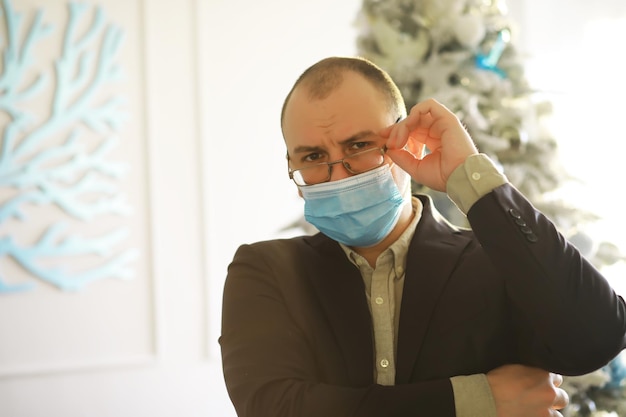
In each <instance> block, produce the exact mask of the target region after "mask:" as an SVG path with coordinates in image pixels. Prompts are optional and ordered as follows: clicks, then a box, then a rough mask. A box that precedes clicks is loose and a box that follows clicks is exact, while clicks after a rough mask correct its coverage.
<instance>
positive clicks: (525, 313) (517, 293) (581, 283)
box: [468, 183, 626, 375]
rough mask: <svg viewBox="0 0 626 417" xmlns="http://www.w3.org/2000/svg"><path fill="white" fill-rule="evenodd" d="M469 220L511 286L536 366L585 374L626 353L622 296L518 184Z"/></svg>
mask: <svg viewBox="0 0 626 417" xmlns="http://www.w3.org/2000/svg"><path fill="white" fill-rule="evenodd" d="M468 219H469V222H470V224H471V227H472V229H473V231H474V233H475V234H476V236H477V238H478V240H479V242H480V243H481V245H482V246H483V247H484V249H485V251H486V252H487V254H488V256H489V258H490V259H491V261H492V263H493V264H494V265H495V266H496V268H497V269H498V270H499V272H500V274H501V275H502V277H503V279H504V280H505V287H506V291H507V294H508V297H509V299H510V301H511V304H512V310H513V311H514V312H516V317H517V323H518V325H519V326H518V328H517V330H518V334H517V340H518V345H519V349H520V355H521V357H523V358H525V359H527V361H528V363H529V364H531V365H535V366H539V367H542V368H544V369H548V370H550V371H553V372H557V373H561V374H564V375H577V374H584V373H588V372H591V371H593V370H596V369H598V368H600V367H602V366H604V365H606V364H607V363H608V362H609V361H610V360H611V359H613V358H614V357H615V356H616V355H617V354H618V353H619V352H620V351H621V350H622V349H624V348H625V347H626V336H625V335H626V307H625V304H624V300H623V299H622V297H620V296H618V295H617V294H616V293H615V291H614V290H613V289H612V288H611V286H610V284H609V283H608V282H607V280H606V279H605V278H604V277H603V276H602V275H601V273H600V272H599V271H598V270H596V269H595V268H594V267H593V265H591V264H590V263H589V262H588V261H587V260H586V259H585V258H584V257H583V256H582V255H581V254H580V252H579V251H578V250H577V249H576V248H575V247H574V246H573V245H572V244H571V243H570V242H568V241H567V240H566V239H565V237H564V236H562V235H561V234H560V233H559V231H558V230H557V229H556V227H555V226H554V224H553V223H552V222H551V221H550V220H549V219H547V218H546V217H545V216H544V215H543V214H542V213H541V212H539V211H538V210H536V209H535V208H534V207H533V206H532V204H531V203H530V202H529V201H528V200H527V199H526V198H525V197H524V196H523V195H522V194H521V193H520V192H519V191H518V190H516V189H515V188H514V187H513V186H512V185H510V184H508V183H507V184H504V185H501V186H498V187H496V188H495V189H494V190H493V191H492V192H490V193H488V194H487V195H485V196H483V197H482V198H480V199H479V200H478V201H476V202H475V203H474V204H473V205H472V207H471V208H470V210H469V212H468Z"/></svg>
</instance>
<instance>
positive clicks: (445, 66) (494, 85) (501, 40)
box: [357, 0, 626, 417]
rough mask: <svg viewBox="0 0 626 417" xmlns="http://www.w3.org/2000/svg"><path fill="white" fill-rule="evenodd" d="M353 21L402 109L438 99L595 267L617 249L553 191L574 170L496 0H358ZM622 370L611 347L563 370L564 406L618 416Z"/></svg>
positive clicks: (588, 216)
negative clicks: (596, 360)
mask: <svg viewBox="0 0 626 417" xmlns="http://www.w3.org/2000/svg"><path fill="white" fill-rule="evenodd" d="M357 24H358V30H359V34H358V38H357V48H358V54H359V55H361V56H363V57H365V58H368V59H370V60H372V61H373V62H375V63H376V64H378V65H379V66H381V67H382V68H383V69H385V70H386V71H387V72H389V74H390V75H391V77H392V78H393V79H394V81H395V82H396V83H397V84H398V86H399V87H400V90H401V91H402V94H403V96H404V98H405V101H406V104H407V108H408V109H410V108H411V107H412V106H413V105H414V104H415V103H417V102H419V101H421V100H424V99H426V98H435V99H437V100H439V101H440V102H442V103H443V104H444V105H446V106H447V107H448V108H450V109H451V110H452V111H454V112H455V113H456V114H457V116H458V117H459V119H460V120H461V121H462V122H463V123H464V124H465V126H466V127H467V130H468V131H469V133H470V134H471V136H472V138H473V139H474V141H475V143H476V145H477V147H478V149H479V151H480V152H483V153H486V154H488V155H489V156H490V157H491V158H492V159H493V160H494V161H495V162H496V163H497V164H499V166H500V167H501V169H502V171H503V172H504V173H505V174H506V176H507V177H508V178H509V180H510V181H511V183H512V184H513V185H515V186H516V187H517V188H518V189H519V190H520V191H521V192H522V193H524V194H525V195H526V196H527V197H528V198H529V199H530V201H531V202H532V203H533V204H534V205H535V206H536V207H537V208H539V209H540V210H541V211H543V212H544V213H545V214H547V215H548V216H549V217H550V218H551V219H552V220H553V221H554V222H555V224H556V225H557V227H558V228H559V229H560V230H561V232H562V233H563V234H564V235H566V236H567V237H568V238H570V240H572V242H574V243H575V244H576V245H577V246H578V247H579V248H580V250H581V251H582V252H583V253H584V254H585V255H587V257H588V258H589V259H591V261H592V262H593V263H594V264H595V265H596V266H597V267H599V268H601V267H603V266H606V265H609V264H612V263H614V262H616V261H617V260H620V259H623V255H622V254H620V251H619V250H618V248H617V247H616V246H615V245H613V244H611V243H610V242H595V241H594V240H593V239H592V238H591V237H590V236H589V235H588V234H587V233H585V225H589V224H590V223H592V222H594V221H596V220H597V216H595V215H594V214H593V213H590V212H587V211H584V210H580V209H578V208H576V206H575V205H574V204H571V203H569V202H568V201H566V200H564V199H563V198H562V197H559V193H558V190H559V189H560V188H561V187H562V186H564V185H565V184H566V183H568V182H572V181H577V179H576V178H575V177H574V176H572V175H570V174H569V173H568V172H566V171H565V169H564V168H563V165H562V164H561V163H560V160H559V152H558V151H559V148H558V143H557V140H556V138H555V137H554V136H553V134H552V133H551V131H550V129H549V121H550V116H551V112H552V104H551V103H550V101H549V100H548V99H546V96H545V95H543V94H542V93H541V91H536V90H534V89H533V88H532V86H531V85H530V83H529V81H528V80H527V79H526V76H525V73H524V65H523V64H524V59H523V57H522V56H521V55H520V54H519V53H518V51H517V50H516V48H515V44H514V43H515V42H514V40H515V35H516V27H515V25H514V23H513V22H512V21H511V20H510V19H509V18H508V16H507V11H506V5H505V4H504V2H503V1H498V0H363V7H362V9H361V11H360V13H359V15H358V18H357ZM413 186H414V191H416V192H424V193H427V194H430V195H431V196H432V197H433V200H434V203H435V205H436V206H437V207H438V209H439V210H440V211H442V212H443V213H444V215H446V217H447V218H448V219H449V220H451V221H452V222H454V223H456V224H460V225H464V226H467V224H466V219H465V218H464V216H462V215H461V213H460V212H459V211H458V210H457V209H456V207H455V206H454V205H453V204H452V203H451V202H450V200H449V199H448V198H447V196H446V195H445V194H442V193H438V192H436V191H433V190H430V189H427V188H425V187H424V186H422V185H420V184H413ZM625 374H626V364H624V362H623V360H622V358H621V357H620V358H617V359H616V360H615V361H613V362H612V363H611V364H610V365H609V366H607V367H605V368H603V369H601V370H599V371H597V372H595V373H593V374H589V375H586V376H583V377H577V378H571V379H569V378H568V379H566V386H567V390H568V392H569V394H570V396H571V397H572V398H571V399H572V402H571V405H570V406H569V407H568V408H567V410H565V411H566V412H565V413H564V414H566V415H568V416H593V417H599V416H603V415H610V413H613V415H620V416H626V388H624V380H625V378H626V375H625ZM620 407H621V408H620Z"/></svg>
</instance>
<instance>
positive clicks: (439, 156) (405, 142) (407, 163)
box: [380, 99, 478, 192]
mask: <svg viewBox="0 0 626 417" xmlns="http://www.w3.org/2000/svg"><path fill="white" fill-rule="evenodd" d="M380 135H381V136H382V137H383V138H385V139H387V142H386V146H387V155H389V157H390V158H391V159H392V160H393V161H394V162H395V163H396V164H398V165H399V166H400V168H402V169H403V170H405V171H406V172H408V173H409V175H411V178H413V180H414V181H416V182H418V183H420V184H424V185H426V186H428V187H430V188H432V189H434V190H438V191H444V192H445V190H446V182H447V181H448V177H449V176H450V174H451V173H452V171H454V169H455V168H456V167H458V166H459V165H460V164H462V163H463V162H464V161H465V159H466V158H467V157H468V156H469V155H472V154H476V153H478V151H477V150H476V147H475V146H474V143H473V142H472V139H471V138H470V136H469V134H468V133H467V131H466V130H465V128H464V127H463V125H462V124H461V122H460V121H459V119H458V118H457V117H456V115H455V114H454V113H452V112H451V111H450V110H448V109H447V108H446V107H444V106H443V105H442V104H440V103H439V102H437V101H436V100H434V99H429V100H426V101H423V102H421V103H418V104H416V105H415V106H413V108H412V109H411V112H410V113H409V115H408V116H407V117H406V119H404V120H402V121H400V122H398V123H396V124H393V125H391V126H389V127H387V128H386V129H383V130H382V131H381V132H380ZM426 149H427V150H428V153H427V154H426V155H424V153H425V150H426Z"/></svg>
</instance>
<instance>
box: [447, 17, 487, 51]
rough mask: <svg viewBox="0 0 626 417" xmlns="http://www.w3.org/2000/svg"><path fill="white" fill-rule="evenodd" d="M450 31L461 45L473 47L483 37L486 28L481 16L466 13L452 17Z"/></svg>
mask: <svg viewBox="0 0 626 417" xmlns="http://www.w3.org/2000/svg"><path fill="white" fill-rule="evenodd" d="M452 31H453V33H454V35H455V37H456V40H457V41H459V43H460V44H461V45H463V46H464V47H466V48H470V49H474V48H476V47H477V46H478V45H479V44H480V42H481V41H482V40H483V38H484V37H485V33H486V28H485V24H484V22H483V19H482V17H481V16H478V15H475V14H466V15H463V16H457V17H455V18H454V20H453V21H452Z"/></svg>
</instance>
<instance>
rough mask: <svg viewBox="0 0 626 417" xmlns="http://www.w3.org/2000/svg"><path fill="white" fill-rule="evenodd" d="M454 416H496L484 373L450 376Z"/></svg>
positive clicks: (494, 404) (494, 405)
mask: <svg viewBox="0 0 626 417" xmlns="http://www.w3.org/2000/svg"><path fill="white" fill-rule="evenodd" d="M450 382H451V383H452V391H453V392H454V406H455V408H456V417H496V403H495V401H494V399H493V395H492V394H491V388H490V387H489V382H487V376H486V375H485V374H476V375H468V376H454V377H452V378H450Z"/></svg>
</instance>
